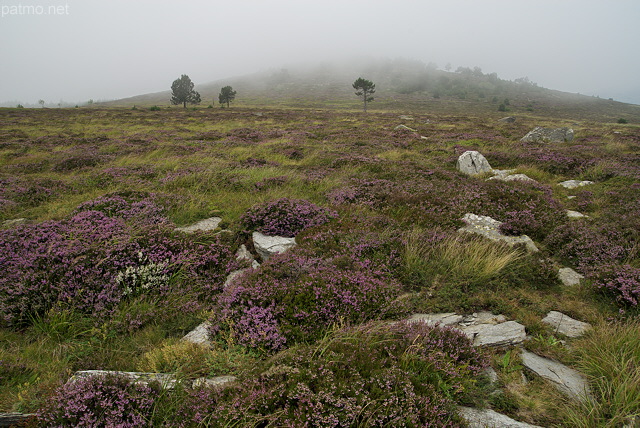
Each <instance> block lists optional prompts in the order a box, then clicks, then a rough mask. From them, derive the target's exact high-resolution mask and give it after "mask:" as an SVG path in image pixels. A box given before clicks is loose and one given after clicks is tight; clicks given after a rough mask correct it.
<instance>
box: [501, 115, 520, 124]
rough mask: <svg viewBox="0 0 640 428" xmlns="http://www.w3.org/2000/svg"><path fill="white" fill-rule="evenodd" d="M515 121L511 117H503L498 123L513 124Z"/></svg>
mask: <svg viewBox="0 0 640 428" xmlns="http://www.w3.org/2000/svg"><path fill="white" fill-rule="evenodd" d="M515 121H516V118H515V117H513V116H507V117H503V118H502V119H500V120H499V122H504V123H513V122H515Z"/></svg>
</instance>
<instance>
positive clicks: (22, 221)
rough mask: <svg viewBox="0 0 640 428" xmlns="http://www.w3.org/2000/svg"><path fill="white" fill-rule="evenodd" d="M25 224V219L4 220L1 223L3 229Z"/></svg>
mask: <svg viewBox="0 0 640 428" xmlns="http://www.w3.org/2000/svg"><path fill="white" fill-rule="evenodd" d="M26 222H27V219H26V218H14V219H11V220H5V221H3V222H2V226H3V227H11V226H19V225H21V224H25V223H26Z"/></svg>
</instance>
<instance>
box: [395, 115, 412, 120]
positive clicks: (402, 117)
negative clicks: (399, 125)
mask: <svg viewBox="0 0 640 428" xmlns="http://www.w3.org/2000/svg"><path fill="white" fill-rule="evenodd" d="M398 117H399V118H400V120H413V116H407V115H405V114H402V115H400V116H398Z"/></svg>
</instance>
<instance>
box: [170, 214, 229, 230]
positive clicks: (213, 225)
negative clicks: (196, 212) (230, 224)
mask: <svg viewBox="0 0 640 428" xmlns="http://www.w3.org/2000/svg"><path fill="white" fill-rule="evenodd" d="M221 221H222V219H221V218H220V217H211V218H206V219H204V220H200V221H199V222H197V223H195V224H192V225H191V226H185V227H176V229H175V230H176V231H177V232H183V233H195V232H210V231H212V230H215V229H217V227H218V225H219V224H220V222H221Z"/></svg>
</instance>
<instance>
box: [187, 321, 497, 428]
mask: <svg viewBox="0 0 640 428" xmlns="http://www.w3.org/2000/svg"><path fill="white" fill-rule="evenodd" d="M270 364H271V366H270V367H269V368H268V369H267V370H266V371H263V372H262V373H261V374H260V375H259V376H257V377H252V378H251V379H249V380H248V381H245V382H244V383H242V384H240V385H236V386H235V387H233V388H228V389H226V390H223V391H221V390H219V389H218V390H215V389H214V390H207V389H197V390H194V391H192V392H191V394H190V396H189V397H188V398H187V400H185V402H184V403H183V408H182V409H181V411H180V412H179V418H181V420H182V423H183V424H184V425H183V426H190V424H191V423H195V424H197V425H198V426H205V425H206V426H222V425H223V424H225V423H226V424H228V423H231V422H233V423H242V424H244V426H255V425H259V424H260V423H264V424H267V423H269V424H271V425H273V426H283V427H299V426H308V427H327V426H345V427H347V426H371V427H382V426H394V427H427V426H438V427H457V426H460V422H459V420H458V418H457V416H456V415H455V401H454V400H456V399H459V398H461V397H462V395H463V393H468V392H470V391H473V390H474V388H475V386H474V382H475V378H476V377H477V376H478V375H479V374H480V372H481V371H482V370H483V369H484V368H485V367H486V366H487V360H486V358H485V357H484V356H483V355H482V353H481V351H479V350H478V349H477V348H474V347H473V346H472V344H471V342H470V340H469V339H468V338H467V337H466V336H465V335H464V334H462V333H461V332H459V331H456V330H454V329H451V328H441V327H438V326H428V325H426V324H424V323H416V324H406V323H396V324H393V325H389V324H381V323H375V324H374V323H369V324H365V325H361V326H357V327H350V328H345V329H342V330H339V331H337V332H334V333H332V334H331V335H329V336H328V337H326V338H325V339H324V340H322V341H321V342H320V343H319V344H317V345H309V346H302V347H296V348H295V349H292V350H290V351H287V352H285V353H283V354H280V355H278V356H277V357H276V358H275V359H273V360H272V361H271V362H270Z"/></svg>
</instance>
